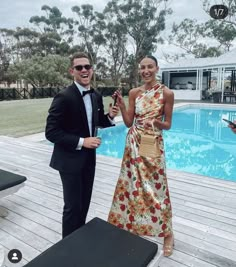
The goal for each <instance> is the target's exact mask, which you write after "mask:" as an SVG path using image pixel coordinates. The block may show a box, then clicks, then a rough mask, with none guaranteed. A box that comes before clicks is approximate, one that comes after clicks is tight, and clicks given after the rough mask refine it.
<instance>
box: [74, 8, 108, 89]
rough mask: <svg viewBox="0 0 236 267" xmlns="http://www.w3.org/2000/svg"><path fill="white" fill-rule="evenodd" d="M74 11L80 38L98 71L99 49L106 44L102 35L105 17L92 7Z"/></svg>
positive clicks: (94, 81)
mask: <svg viewBox="0 0 236 267" xmlns="http://www.w3.org/2000/svg"><path fill="white" fill-rule="evenodd" d="M72 11H73V12H75V13H76V14H77V17H78V18H77V20H74V24H75V25H76V26H77V28H78V36H79V37H80V40H81V41H82V43H81V44H80V45H81V46H84V47H85V50H86V52H87V53H88V54H89V57H90V59H91V62H92V64H93V65H94V68H95V70H96V65H97V63H98V62H97V57H98V53H99V48H100V47H101V45H102V44H104V42H105V39H104V37H103V34H102V29H103V28H104V27H105V25H104V16H103V15H102V14H101V13H99V12H94V10H93V6H92V5H89V4H87V5H81V6H73V7H72ZM93 77H94V80H93V83H94V86H95V87H96V73H95V72H94V76H93Z"/></svg>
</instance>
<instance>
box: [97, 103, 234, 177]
mask: <svg viewBox="0 0 236 267" xmlns="http://www.w3.org/2000/svg"><path fill="white" fill-rule="evenodd" d="M222 118H225V119H229V120H235V119H236V107H235V109H234V110H232V109H231V110H230V109H229V110H228V109H224V110H223V109H207V108H192V107H190V106H189V107H187V108H180V109H176V110H175V111H174V114H173V122H172V128H171V130H169V131H164V141H165V154H166V162H167V168H171V169H176V170H181V171H186V172H191V173H195V174H201V175H206V176H211V177H215V178H220V179H225V180H231V181H235V182H236V149H235V148H236V135H235V134H233V133H232V131H231V130H230V129H229V128H228V127H227V124H226V123H225V122H223V121H222ZM127 132H128V129H127V128H126V127H125V126H124V125H123V124H121V125H117V126H115V127H111V128H106V129H102V130H99V136H101V138H102V145H101V146H100V147H99V148H98V149H97V153H98V154H102V155H107V156H111V157H116V158H122V156H123V151H124V146H125V137H126V134H127Z"/></svg>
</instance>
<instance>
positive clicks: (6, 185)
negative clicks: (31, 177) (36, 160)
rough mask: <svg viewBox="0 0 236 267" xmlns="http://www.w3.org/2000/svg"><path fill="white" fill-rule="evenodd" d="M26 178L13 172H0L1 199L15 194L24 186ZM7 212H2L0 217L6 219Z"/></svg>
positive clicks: (0, 211)
mask: <svg viewBox="0 0 236 267" xmlns="http://www.w3.org/2000/svg"><path fill="white" fill-rule="evenodd" d="M25 181H26V177H24V176H22V175H19V174H15V173H12V172H8V171H4V170H0V198H2V197H6V196H8V195H11V194H14V193H15V192H17V191H18V190H19V189H20V188H21V187H23V186H24V182H25ZM6 215H7V212H5V211H3V210H0V216H3V217H5V216H6Z"/></svg>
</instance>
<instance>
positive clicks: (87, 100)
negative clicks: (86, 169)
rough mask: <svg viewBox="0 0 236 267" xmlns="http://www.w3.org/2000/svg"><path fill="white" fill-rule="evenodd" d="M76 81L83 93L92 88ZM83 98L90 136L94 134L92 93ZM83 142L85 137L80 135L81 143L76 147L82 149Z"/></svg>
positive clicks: (112, 122) (112, 121)
mask: <svg viewBox="0 0 236 267" xmlns="http://www.w3.org/2000/svg"><path fill="white" fill-rule="evenodd" d="M74 83H75V84H76V86H77V88H78V89H79V91H80V93H81V95H83V91H87V90H89V89H90V88H85V87H83V86H82V85H80V84H79V83H77V82H76V81H74ZM83 100H84V105H85V110H86V115H87V120H88V127H89V133H90V136H93V135H92V115H93V114H92V113H93V107H92V102H91V97H90V94H87V95H85V96H83ZM108 119H109V121H110V122H111V124H114V120H112V119H111V118H110V117H109V116H108ZM83 144H84V138H83V137H80V139H79V143H78V145H77V147H76V150H81V148H82V146H83Z"/></svg>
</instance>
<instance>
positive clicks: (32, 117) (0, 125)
mask: <svg viewBox="0 0 236 267" xmlns="http://www.w3.org/2000/svg"><path fill="white" fill-rule="evenodd" d="M126 101H127V98H126ZM51 102H52V98H42V99H24V100H12V101H1V102H0V114H1V120H0V135H6V136H11V137H20V136H25V135H30V134H34V133H39V132H43V131H44V129H45V122H46V118H47V114H48V109H49V107H50V104H51ZM103 103H104V109H105V112H107V111H108V106H109V103H113V100H112V98H111V97H109V96H108V97H104V98H103Z"/></svg>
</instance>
